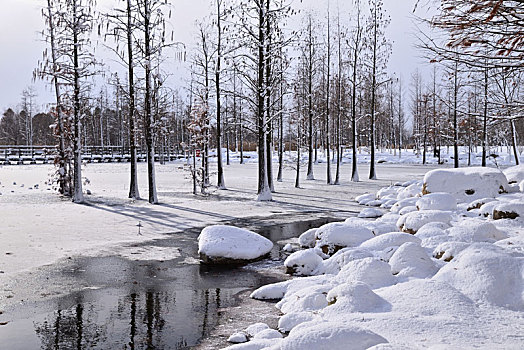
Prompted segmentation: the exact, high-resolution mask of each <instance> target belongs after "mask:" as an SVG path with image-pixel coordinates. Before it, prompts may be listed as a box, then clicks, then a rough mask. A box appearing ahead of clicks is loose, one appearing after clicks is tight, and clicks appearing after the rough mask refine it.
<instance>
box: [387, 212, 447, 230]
mask: <svg viewBox="0 0 524 350" xmlns="http://www.w3.org/2000/svg"><path fill="white" fill-rule="evenodd" d="M451 219H452V217H451V213H450V212H449V211H441V210H422V211H413V212H410V213H408V214H406V215H403V216H401V217H400V218H399V219H398V221H397V227H398V228H399V229H400V230H401V231H403V232H408V233H416V232H417V231H418V230H419V229H420V228H421V227H422V226H424V225H425V224H427V223H430V222H442V223H446V224H447V223H449V222H450V221H451Z"/></svg>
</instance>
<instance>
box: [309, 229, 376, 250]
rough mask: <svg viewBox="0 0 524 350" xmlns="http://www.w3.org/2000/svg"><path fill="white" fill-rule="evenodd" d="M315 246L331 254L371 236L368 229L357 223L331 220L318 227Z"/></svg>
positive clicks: (356, 244)
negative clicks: (331, 221)
mask: <svg viewBox="0 0 524 350" xmlns="http://www.w3.org/2000/svg"><path fill="white" fill-rule="evenodd" d="M316 236H317V240H318V241H317V244H316V246H317V247H320V248H321V249H322V251H323V252H324V253H326V254H333V253H335V252H336V251H337V250H338V249H340V248H344V247H355V246H358V245H359V244H360V243H362V242H364V241H365V240H367V239H370V238H372V237H373V233H372V232H371V230H370V229H368V228H366V227H363V226H361V225H358V224H352V223H339V222H333V223H329V224H325V225H323V226H321V227H319V228H318V230H317V232H316Z"/></svg>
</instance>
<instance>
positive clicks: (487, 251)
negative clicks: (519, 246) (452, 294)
mask: <svg viewBox="0 0 524 350" xmlns="http://www.w3.org/2000/svg"><path fill="white" fill-rule="evenodd" d="M523 275H524V258H522V257H513V256H511V255H509V254H507V253H506V252H505V251H504V250H503V249H502V248H499V247H496V246H494V245H492V244H489V243H475V244H473V245H471V246H470V247H468V248H466V249H464V250H463V251H462V252H460V253H459V254H458V255H457V256H456V257H455V258H454V259H453V260H452V261H451V262H450V263H449V264H447V265H446V266H444V267H443V268H441V269H440V271H439V272H438V273H437V274H436V275H435V276H434V277H433V279H434V280H436V281H440V282H446V283H448V284H450V285H451V286H453V287H454V288H456V289H457V290H459V291H461V292H462V293H464V294H465V295H466V296H468V297H469V298H471V299H472V300H474V301H477V302H486V303H489V304H494V305H498V306H501V307H506V308H510V309H513V310H521V311H524V300H523V296H524V294H523V291H524V289H523V286H524V280H523Z"/></svg>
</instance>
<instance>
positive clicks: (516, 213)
mask: <svg viewBox="0 0 524 350" xmlns="http://www.w3.org/2000/svg"><path fill="white" fill-rule="evenodd" d="M519 217H520V218H523V217H524V203H523V202H516V201H515V202H506V203H497V204H496V205H495V206H494V207H493V219H494V220H500V219H516V218H519Z"/></svg>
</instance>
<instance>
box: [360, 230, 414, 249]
mask: <svg viewBox="0 0 524 350" xmlns="http://www.w3.org/2000/svg"><path fill="white" fill-rule="evenodd" d="M407 242H413V243H417V244H420V243H421V240H420V238H418V237H415V236H413V235H412V234H409V233H404V232H390V233H386V234H383V235H380V236H377V237H374V238H371V239H370V240H367V241H365V242H364V243H362V244H361V245H360V248H362V249H368V250H371V251H382V250H384V249H386V248H389V247H400V246H401V245H402V244H404V243H407Z"/></svg>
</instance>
